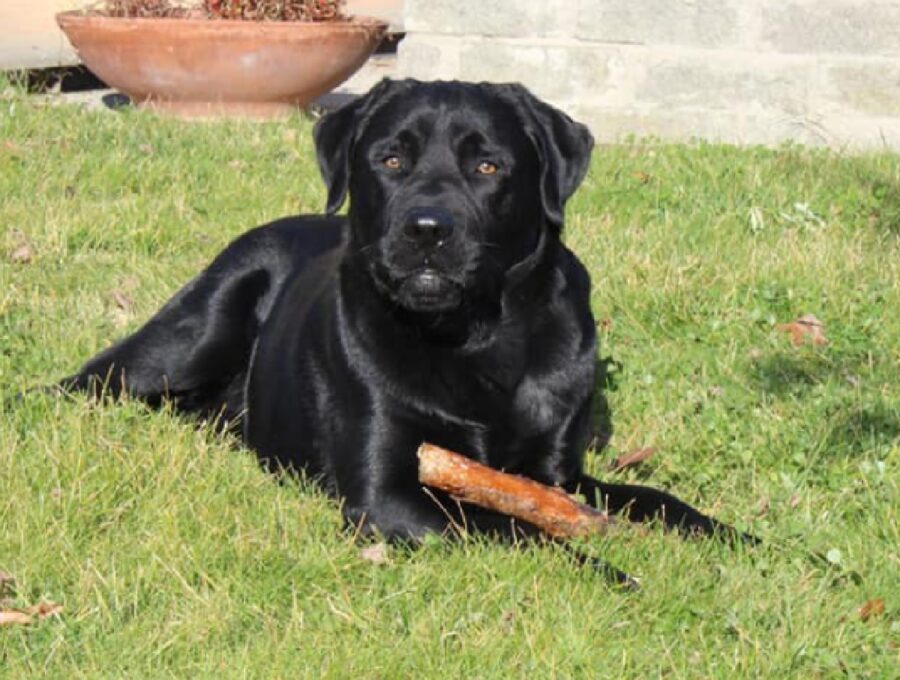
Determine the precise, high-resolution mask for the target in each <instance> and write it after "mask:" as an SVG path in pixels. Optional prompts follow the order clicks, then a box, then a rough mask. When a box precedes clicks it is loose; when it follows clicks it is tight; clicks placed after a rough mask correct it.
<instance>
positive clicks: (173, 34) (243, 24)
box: [56, 0, 387, 117]
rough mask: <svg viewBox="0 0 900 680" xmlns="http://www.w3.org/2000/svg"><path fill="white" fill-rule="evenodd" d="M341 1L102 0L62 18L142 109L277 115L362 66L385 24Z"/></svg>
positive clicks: (79, 44)
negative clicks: (349, 11) (347, 10)
mask: <svg viewBox="0 0 900 680" xmlns="http://www.w3.org/2000/svg"><path fill="white" fill-rule="evenodd" d="M342 6H343V0H198V1H196V2H190V3H184V2H178V1H177V0H103V1H101V2H100V3H98V4H95V5H92V6H90V7H89V8H88V9H85V10H77V11H72V12H62V13H60V14H58V15H57V16H56V20H57V23H58V24H59V26H60V28H61V29H62V30H63V32H64V33H65V34H66V36H67V37H68V39H69V41H70V42H71V43H72V45H73V46H74V47H75V49H76V51H77V52H78V54H79V56H80V57H81V59H82V61H83V62H84V63H85V65H86V66H87V67H88V68H89V69H90V70H91V71H93V72H94V73H95V74H96V75H97V76H99V77H100V78H101V79H102V80H103V81H105V82H106V83H108V84H109V85H110V86H111V87H114V88H116V89H117V90H119V91H121V92H123V93H125V94H127V95H128V96H129V97H131V99H132V101H133V102H135V103H136V104H137V105H138V106H141V107H147V108H153V109H157V110H161V111H166V112H171V113H174V114H176V115H180V116H183V117H211V116H216V115H239V116H252V117H273V116H279V115H283V114H285V113H289V112H290V111H293V110H296V109H297V108H298V107H305V106H307V105H308V104H309V103H310V102H311V101H313V100H314V99H316V98H317V97H319V96H321V95H323V94H325V93H327V92H329V91H330V90H332V89H333V88H335V87H336V86H337V85H339V84H340V83H342V82H343V81H344V80H346V79H347V78H349V77H350V76H351V75H352V74H353V73H354V72H355V71H356V70H357V69H359V68H360V67H361V66H362V65H363V63H365V61H366V59H367V58H368V57H369V55H370V54H371V53H372V52H373V51H374V50H375V48H376V47H377V46H378V44H379V42H380V41H381V39H382V38H383V36H384V34H385V31H386V29H387V25H386V24H385V23H384V22H382V21H379V20H377V19H372V18H368V17H353V16H346V15H345V14H344V13H343V12H342Z"/></svg>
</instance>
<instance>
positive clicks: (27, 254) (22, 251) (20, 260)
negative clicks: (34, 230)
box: [9, 241, 34, 264]
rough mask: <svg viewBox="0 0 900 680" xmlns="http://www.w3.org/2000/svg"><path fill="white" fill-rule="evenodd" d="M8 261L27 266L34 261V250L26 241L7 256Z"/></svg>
mask: <svg viewBox="0 0 900 680" xmlns="http://www.w3.org/2000/svg"><path fill="white" fill-rule="evenodd" d="M9 259H10V260H11V261H12V262H14V263H15V264H28V263H29V262H31V261H32V260H33V259H34V248H32V247H31V244H30V243H28V242H27V241H26V242H25V243H22V244H21V245H19V246H18V247H16V248H15V250H13V251H12V252H11V253H10V254H9Z"/></svg>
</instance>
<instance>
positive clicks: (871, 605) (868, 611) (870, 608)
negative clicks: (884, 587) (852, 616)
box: [856, 597, 884, 621]
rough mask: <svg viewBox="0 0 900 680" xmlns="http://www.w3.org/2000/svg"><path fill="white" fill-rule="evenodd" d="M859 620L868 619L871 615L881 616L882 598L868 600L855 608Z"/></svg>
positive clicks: (882, 608)
mask: <svg viewBox="0 0 900 680" xmlns="http://www.w3.org/2000/svg"><path fill="white" fill-rule="evenodd" d="M856 613H857V614H858V615H859V618H860V620H861V621H868V620H869V619H871V618H872V617H873V616H881V615H882V614H884V598H883V597H877V598H875V599H874V600H869V601H868V602H866V603H865V604H864V605H863V606H862V607H860V608H859V609H857V610H856Z"/></svg>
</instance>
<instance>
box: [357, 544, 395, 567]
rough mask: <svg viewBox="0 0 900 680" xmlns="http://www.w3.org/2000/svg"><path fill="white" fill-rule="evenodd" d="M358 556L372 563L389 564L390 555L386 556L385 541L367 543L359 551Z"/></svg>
mask: <svg viewBox="0 0 900 680" xmlns="http://www.w3.org/2000/svg"><path fill="white" fill-rule="evenodd" d="M359 556H360V557H362V558H363V559H364V560H367V561H369V562H371V563H372V564H390V562H391V559H390V557H388V547H387V543H375V544H374V545H367V546H366V547H365V548H363V549H362V550H360V551H359Z"/></svg>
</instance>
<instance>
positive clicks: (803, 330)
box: [775, 314, 828, 347]
mask: <svg viewBox="0 0 900 680" xmlns="http://www.w3.org/2000/svg"><path fill="white" fill-rule="evenodd" d="M775 329H776V330H779V331H781V332H783V333H790V335H791V342H792V343H794V345H795V346H797V347H799V346H800V345H803V344H805V343H806V341H807V340H810V341H812V343H813V344H814V345H827V344H828V338H827V337H825V324H823V323H822V322H821V321H819V320H818V319H817V318H816V317H815V316H814V315H813V314H804V315H803V316H801V317H800V318H798V319H795V320H794V321H791V322H790V323H780V324H778V325H777V326H775Z"/></svg>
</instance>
